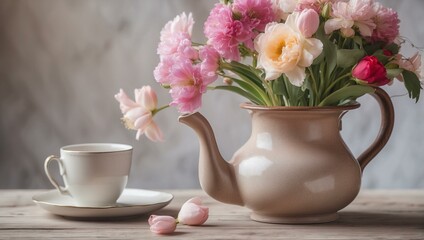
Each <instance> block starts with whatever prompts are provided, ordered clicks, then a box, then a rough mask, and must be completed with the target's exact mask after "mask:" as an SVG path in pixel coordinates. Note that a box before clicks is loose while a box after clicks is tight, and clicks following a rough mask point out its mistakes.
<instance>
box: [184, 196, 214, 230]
mask: <svg viewBox="0 0 424 240" xmlns="http://www.w3.org/2000/svg"><path fill="white" fill-rule="evenodd" d="M201 204H202V200H201V199H200V198H199V197H194V198H192V199H190V200H188V201H187V202H185V203H184V204H183V206H182V207H181V210H180V212H179V213H178V221H179V222H180V223H182V224H185V225H202V224H203V223H204V222H206V220H207V219H208V216H209V208H208V207H205V206H202V205H201Z"/></svg>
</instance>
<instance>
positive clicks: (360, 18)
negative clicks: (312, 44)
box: [324, 0, 377, 37]
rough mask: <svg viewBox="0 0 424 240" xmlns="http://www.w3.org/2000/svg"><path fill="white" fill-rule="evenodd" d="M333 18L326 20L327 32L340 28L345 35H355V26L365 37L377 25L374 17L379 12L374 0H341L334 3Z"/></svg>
mask: <svg viewBox="0 0 424 240" xmlns="http://www.w3.org/2000/svg"><path fill="white" fill-rule="evenodd" d="M332 9H333V11H332V14H331V17H332V18H331V19H329V20H328V21H327V22H325V25H324V29H325V33H326V34H330V33H332V32H333V31H335V30H340V31H341V32H342V34H343V35H344V36H345V37H352V36H353V35H355V31H354V30H353V26H356V27H357V28H358V29H359V33H360V34H361V35H362V36H364V37H370V36H371V35H372V32H373V30H374V29H375V27H376V24H375V23H374V20H373V19H374V17H375V15H376V14H377V11H376V10H377V9H376V5H375V4H374V2H373V0H351V1H349V2H344V1H339V2H336V3H334V4H333V7H332Z"/></svg>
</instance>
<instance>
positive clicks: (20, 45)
mask: <svg viewBox="0 0 424 240" xmlns="http://www.w3.org/2000/svg"><path fill="white" fill-rule="evenodd" d="M214 3H215V1H197V0H185V1H182V0H179V1H171V0H168V1H165V0H143V1H141V0H140V1H126V0H125V1H98V0H90V1H82V0H72V1H71V0H56V1H53V0H38V1H21V0H13V1H7V0H2V1H0V115H1V117H0V188H50V187H51V186H50V184H49V182H48V180H47V178H46V177H45V176H44V172H43V161H44V158H45V157H46V156H47V155H50V154H53V153H56V154H57V153H58V149H59V147H60V146H63V145H67V144H73V143H81V142H122V143H127V144H131V145H133V146H134V147H135V152H134V158H133V165H132V171H131V177H130V182H129V186H131V187H140V188H192V187H198V186H199V184H198V180H197V154H198V144H197V139H196V136H195V135H194V133H193V132H192V131H191V129H189V128H187V127H185V126H183V125H181V124H180V123H178V122H177V117H178V114H177V112H176V111H175V110H169V111H166V112H164V113H163V114H160V115H158V118H157V121H158V122H159V125H160V126H161V127H162V129H163V131H164V133H165V135H166V142H164V143H160V144H154V143H151V142H149V141H147V140H145V139H142V140H141V141H136V140H134V135H135V133H134V132H130V131H127V130H126V129H125V128H124V127H123V125H122V124H121V123H120V117H121V114H120V111H119V109H118V104H117V102H115V100H114V98H113V95H114V94H115V93H116V92H117V91H118V89H119V88H120V87H122V88H124V89H125V90H126V91H128V92H131V91H132V89H133V88H136V87H140V86H142V85H146V84H152V85H153V86H154V87H155V89H156V90H159V92H160V94H159V95H160V99H161V100H160V101H161V103H163V104H165V103H167V102H168V101H169V96H168V94H167V93H166V91H165V90H162V89H160V87H159V86H158V85H157V84H155V81H154V80H153V76H152V71H153V69H154V67H155V66H156V64H157V62H158V60H159V59H158V57H157V56H156V54H155V52H156V46H157V43H158V39H159V32H160V30H161V28H162V26H163V25H164V24H165V23H166V22H167V21H168V20H170V19H172V18H173V17H174V16H175V15H177V14H179V13H181V12H182V11H187V12H189V11H191V12H193V14H194V17H195V20H196V23H197V24H196V25H195V33H194V39H196V40H198V41H203V40H204V38H203V36H202V34H201V32H202V27H203V22H204V20H205V19H206V17H207V15H208V11H209V10H210V9H211V7H212V6H213V4H214ZM384 4H386V5H388V6H390V7H392V8H394V9H395V10H397V11H399V16H400V18H401V20H402V23H401V33H402V35H404V36H408V37H409V39H410V40H411V41H413V42H414V43H416V45H418V46H424V28H423V27H422V24H423V23H424V22H423V20H422V19H423V18H422V14H423V12H424V1H419V0H416V1H395V0H391V1H384ZM403 52H404V53H405V54H406V55H411V54H412V52H413V49H411V48H406V49H405V50H404V51H403ZM386 89H388V92H389V94H390V95H397V94H404V93H405V90H404V89H403V88H402V86H401V85H400V84H395V85H394V86H392V87H390V88H386ZM161 90H162V91H161ZM422 97H423V98H424V95H423V96H422ZM242 101H244V100H243V99H241V98H238V97H236V96H232V95H229V94H226V93H222V92H212V93H210V94H207V96H206V97H205V101H204V107H203V109H202V112H203V113H204V115H206V116H207V118H208V119H209V120H210V121H211V124H212V126H213V127H214V128H215V130H216V135H217V139H218V141H219V146H220V148H221V150H222V153H223V155H224V157H226V158H230V157H231V155H232V153H233V152H234V151H235V150H236V149H237V148H238V147H239V146H241V144H242V143H243V142H244V141H245V140H246V139H247V137H248V135H249V131H250V122H249V119H248V115H247V113H246V112H244V111H243V110H240V109H239V108H238V104H239V103H240V102H242ZM360 102H361V103H362V107H361V109H360V110H355V111H353V112H352V113H350V114H348V115H347V116H346V117H345V121H344V130H343V136H344V139H345V141H346V142H347V144H348V145H349V146H350V148H351V150H352V152H353V153H354V154H356V155H358V154H359V153H360V152H361V151H362V150H363V149H365V148H366V147H367V146H368V145H369V144H370V142H371V141H372V139H373V137H374V136H375V135H376V133H377V129H378V126H379V115H378V109H377V108H378V107H377V104H376V103H375V102H374V100H373V99H372V98H370V97H363V98H361V99H360ZM393 102H394V105H395V108H396V126H395V129H394V131H393V135H392V138H391V139H390V141H389V143H388V144H387V146H386V148H385V149H384V150H383V152H381V153H380V154H379V155H378V157H376V158H375V159H374V161H373V162H372V163H371V164H370V165H369V166H368V168H367V169H366V171H365V173H364V177H363V179H364V181H363V187H366V188H424V159H423V158H424V157H423V155H424V144H423V138H424V125H423V119H424V111H423V110H424V107H423V100H421V101H420V102H419V103H418V104H414V103H413V101H411V100H409V99H408V98H407V97H405V96H404V97H396V98H393Z"/></svg>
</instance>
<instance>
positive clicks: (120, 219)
mask: <svg viewBox="0 0 424 240" xmlns="http://www.w3.org/2000/svg"><path fill="white" fill-rule="evenodd" d="M178 212H179V209H173V208H167V209H161V210H159V211H156V212H152V213H147V214H142V215H134V216H125V217H101V218H91V217H83V218H81V217H63V216H55V215H52V216H51V217H52V218H57V219H66V220H71V221H89V222H125V223H129V222H144V221H146V222H147V220H148V219H149V217H150V215H152V214H155V215H168V216H173V217H177V215H178Z"/></svg>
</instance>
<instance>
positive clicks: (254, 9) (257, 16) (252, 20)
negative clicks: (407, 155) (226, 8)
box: [233, 0, 276, 39]
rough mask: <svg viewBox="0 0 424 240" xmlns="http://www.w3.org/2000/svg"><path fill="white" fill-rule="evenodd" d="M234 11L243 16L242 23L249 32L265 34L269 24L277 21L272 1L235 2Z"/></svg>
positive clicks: (250, 0) (247, 0)
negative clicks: (254, 31) (255, 31)
mask: <svg viewBox="0 0 424 240" xmlns="http://www.w3.org/2000/svg"><path fill="white" fill-rule="evenodd" d="M233 11H234V12H235V13H236V14H240V15H241V16H242V17H241V21H242V22H243V24H244V25H245V29H250V30H249V31H253V30H257V31H260V32H263V31H264V30H265V26H266V25H267V24H268V23H270V22H273V21H275V20H276V16H275V14H274V11H273V7H272V2H271V1H270V0H235V1H234V4H233ZM253 38H254V37H253ZM253 38H252V39H253Z"/></svg>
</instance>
